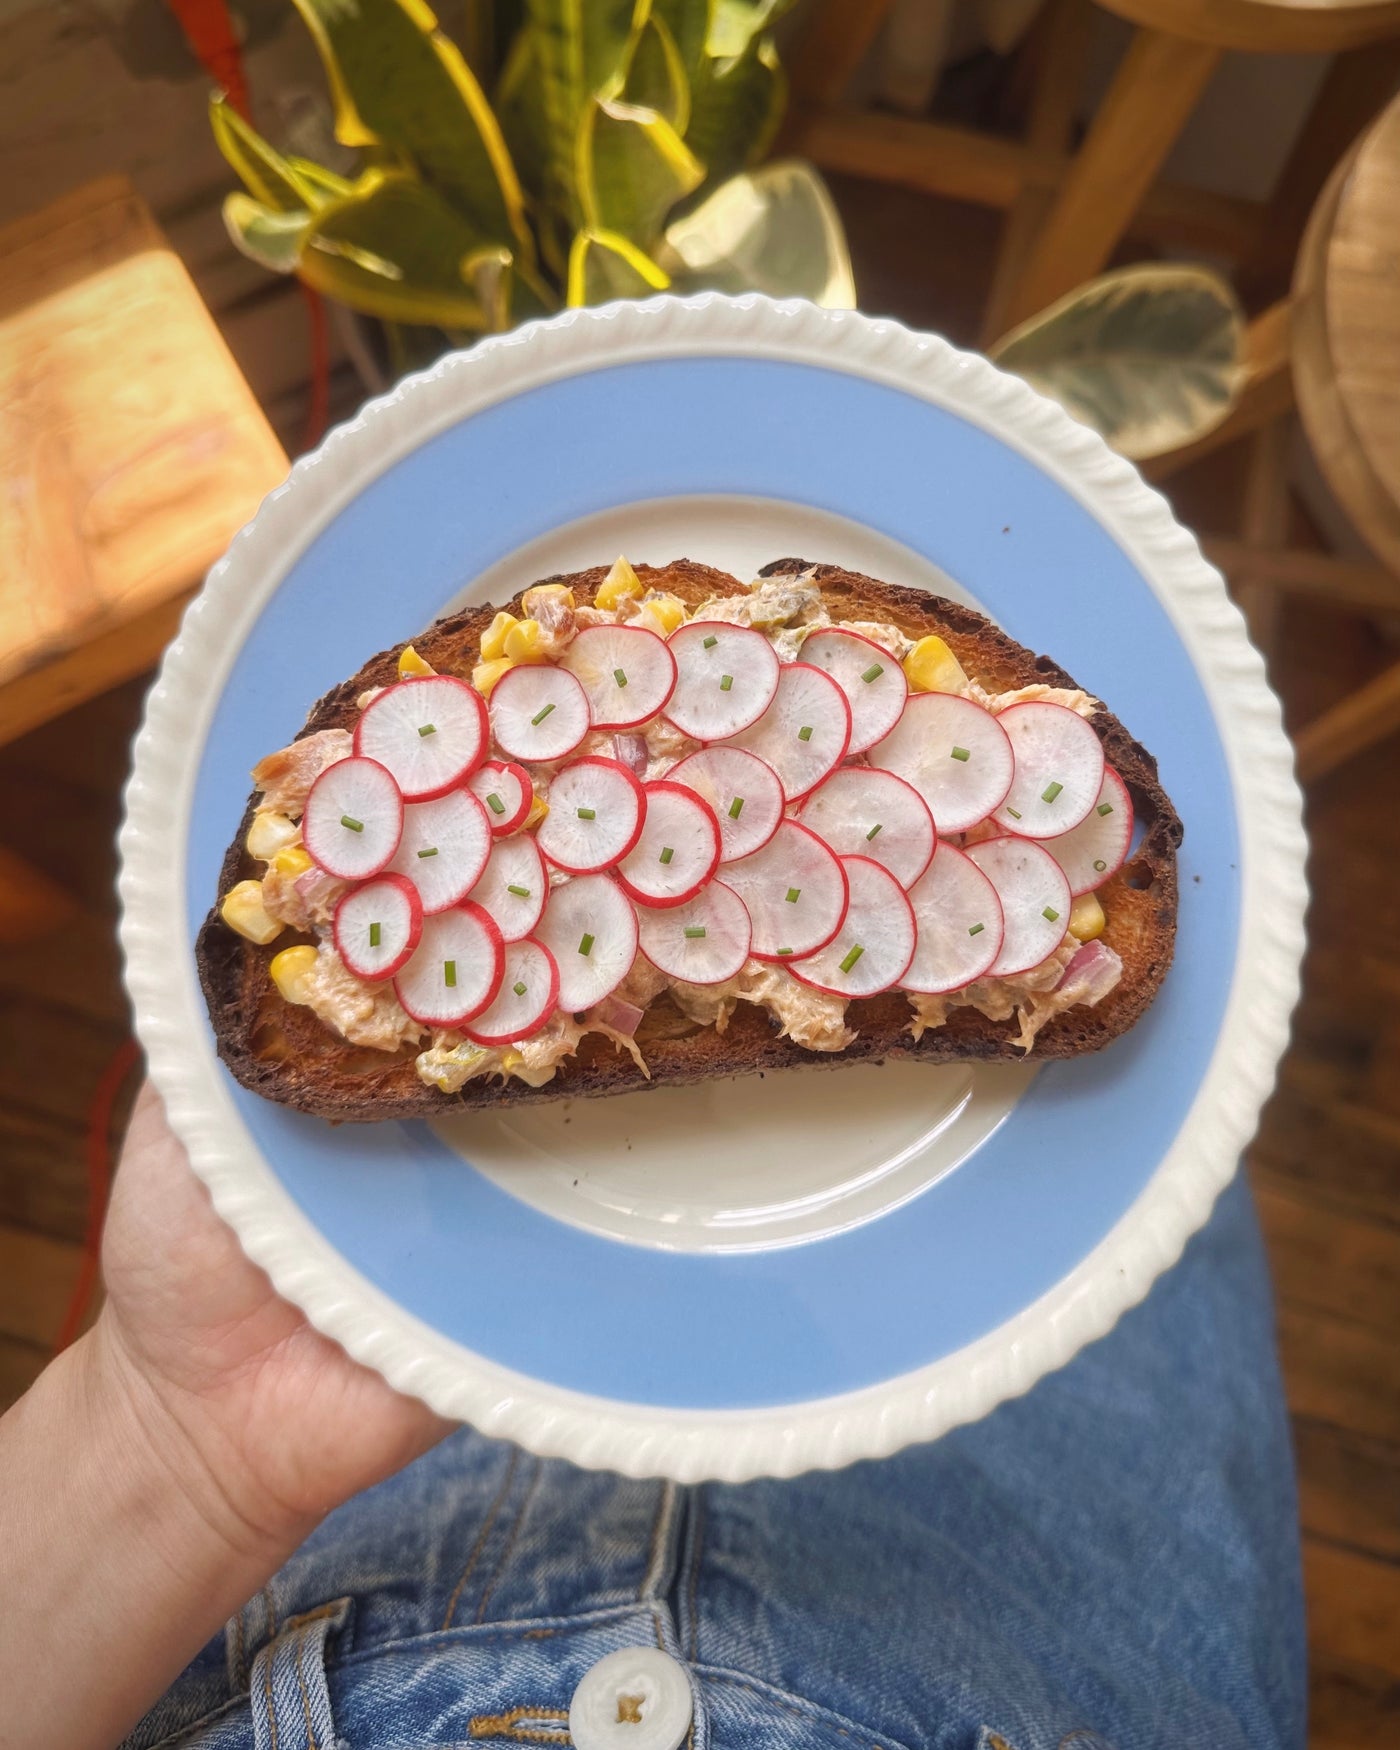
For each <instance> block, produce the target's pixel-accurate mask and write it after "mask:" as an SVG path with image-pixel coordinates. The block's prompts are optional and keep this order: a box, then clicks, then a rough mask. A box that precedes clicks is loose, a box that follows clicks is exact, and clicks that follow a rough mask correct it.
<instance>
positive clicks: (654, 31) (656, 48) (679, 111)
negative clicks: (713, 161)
mask: <svg viewBox="0 0 1400 1750" xmlns="http://www.w3.org/2000/svg"><path fill="white" fill-rule="evenodd" d="M622 95H623V97H625V98H626V100H627V102H628V103H635V104H636V105H638V107H639V108H641V109H654V110H655V111H656V113H657V114H658V115H659V116H663V117H664V118H665V119H666V120H667V121H668V122H669V123H670V124H671V126H672V127H673V128H674V129H675V130H676V132H677V133H678V134H679V135H680V136H681V138H682V139H684V138H685V130H686V129H687V127H689V125H690V79H689V76H688V75H687V73H686V70H685V62H684V61H683V60H682V58H681V51H680V48H679V46H678V45H677V42H676V39H675V37H674V36H673V35H672V34H671V27H670V25H668V24H667V23H666V21H665V19H663V18H660V17H659V16H658V15H657V14H656V12H654V11H653V13H652V15H651V17H650V18H649V19H648V20H647V21H646V24H645V25H644V26H643V29H642V34H641V35H640V37H638V39H637V46H636V49H635V50H634V52H633V55H632V63H631V65H630V66H629V67H628V69H627V82H626V84H625V85H624V87H623V91H622Z"/></svg>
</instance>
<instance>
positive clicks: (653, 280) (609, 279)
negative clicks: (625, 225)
mask: <svg viewBox="0 0 1400 1750" xmlns="http://www.w3.org/2000/svg"><path fill="white" fill-rule="evenodd" d="M670 283H671V282H670V280H669V278H668V277H667V275H666V273H665V272H664V270H663V269H661V268H660V267H658V266H657V264H656V263H655V262H654V261H653V260H652V259H651V257H650V256H649V255H647V254H646V252H645V251H644V250H641V249H638V248H637V246H636V244H635V243H632V242H629V241H628V239H627V238H626V237H620V236H618V234H617V233H616V232H615V231H592V230H587V229H585V230H582V231H580V232H579V233H578V234H577V235H576V236H575V238H574V241H573V247H572V248H571V249H570V251H569V303H570V304H571V305H573V306H578V305H580V304H607V303H610V302H611V301H612V300H613V299H614V298H647V297H650V296H651V295H652V293H653V292H664V291H665V290H666V288H667V287H668V286H669V285H670Z"/></svg>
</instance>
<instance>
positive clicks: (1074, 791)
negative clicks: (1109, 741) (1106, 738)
mask: <svg viewBox="0 0 1400 1750" xmlns="http://www.w3.org/2000/svg"><path fill="white" fill-rule="evenodd" d="M997 722H998V723H999V724H1000V725H1001V727H1002V728H1003V729H1004V730H1005V731H1006V733H1007V735H1008V736H1009V737H1010V740H1011V749H1012V752H1013V753H1014V754H1015V756H1016V775H1015V777H1014V778H1013V779H1012V782H1011V788H1010V790H1009V791H1008V792H1007V795H1006V797H1005V799H1004V800H1003V802H1002V803H1001V805H1000V807H999V808H998V809H997V811H996V816H997V821H998V823H999V824H1000V825H1001V826H1003V827H1004V828H1005V829H1006V831H1007V832H1014V833H1019V834H1020V836H1021V837H1022V838H1027V839H1050V838H1058V837H1059V836H1060V835H1061V834H1062V833H1066V832H1069V831H1070V829H1071V828H1072V827H1076V826H1078V825H1079V823H1080V821H1081V820H1083V819H1084V817H1085V815H1087V814H1088V812H1089V810H1090V809H1091V808H1092V807H1093V806H1094V801H1095V798H1096V797H1097V796H1098V793H1099V789H1100V786H1101V785H1102V784H1103V765H1104V761H1103V743H1102V742H1101V741H1100V740H1099V738H1098V736H1097V735H1096V734H1095V732H1094V727H1093V725H1092V724H1091V723H1089V722H1088V720H1087V719H1086V718H1083V717H1081V716H1080V715H1079V713H1078V712H1077V711H1071V710H1070V709H1069V707H1068V706H1066V705H1050V704H1047V703H1046V702H1045V701H1044V700H1043V699H1034V700H1030V701H1028V702H1027V703H1026V704H1024V705H1012V706H1010V707H1009V708H1008V709H1007V710H1005V711H1003V712H1002V713H1001V715H1000V716H999V717H998V718H997Z"/></svg>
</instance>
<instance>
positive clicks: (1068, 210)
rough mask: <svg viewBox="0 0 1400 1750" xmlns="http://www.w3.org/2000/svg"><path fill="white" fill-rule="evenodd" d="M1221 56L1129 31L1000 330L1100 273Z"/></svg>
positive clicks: (1160, 35)
mask: <svg viewBox="0 0 1400 1750" xmlns="http://www.w3.org/2000/svg"><path fill="white" fill-rule="evenodd" d="M1220 53H1221V51H1220V50H1219V49H1217V48H1214V47H1213V46H1212V45H1210V44H1209V43H1193V42H1187V41H1185V40H1184V39H1183V38H1181V37H1176V36H1168V35H1167V34H1166V32H1165V31H1160V30H1139V31H1138V32H1137V33H1136V35H1135V36H1134V37H1133V40H1132V43H1131V45H1130V46H1129V48H1128V52H1127V55H1126V56H1125V57H1124V60H1123V64H1122V66H1121V67H1120V68H1119V69H1118V72H1117V74H1116V75H1115V76H1114V80H1113V84H1112V85H1111V86H1110V87H1109V90H1108V94H1107V96H1106V97H1105V98H1104V100H1103V103H1102V104H1101V105H1100V108H1099V112H1098V114H1097V116H1095V118H1094V124H1093V126H1092V127H1091V128H1090V130H1089V133H1088V136H1087V137H1086V139H1085V141H1084V144H1083V146H1082V147H1081V148H1080V150H1079V154H1078V156H1077V157H1076V158H1075V160H1074V163H1073V164H1072V165H1071V166H1070V169H1069V173H1068V175H1067V176H1066V177H1065V180H1064V183H1063V184H1062V186H1061V188H1060V192H1059V194H1058V195H1057V196H1056V198H1055V202H1054V205H1053V206H1052V207H1051V209H1050V213H1049V216H1048V217H1047V218H1046V221H1045V223H1044V224H1043V225H1042V226H1041V228H1040V233H1039V235H1038V236H1037V238H1036V240H1035V244H1034V246H1033V247H1032V249H1031V252H1030V254H1029V256H1028V257H1027V260H1026V264H1025V267H1024V268H1023V269H1022V271H1021V273H1020V274H1019V275H1018V276H1017V279H1016V282H1015V284H1014V286H1013V287H1012V290H1011V293H1010V296H1009V297H1008V299H1007V302H1006V324H1007V326H1008V327H1014V326H1015V325H1016V324H1017V323H1018V322H1024V321H1025V319H1026V318H1027V317H1028V316H1034V315H1035V314H1036V312H1037V311H1038V310H1043V309H1044V308H1045V306H1046V305H1047V304H1053V303H1054V301H1055V299H1056V298H1060V297H1063V296H1064V294H1065V293H1066V292H1068V291H1072V290H1073V289H1074V287H1075V286H1077V285H1079V284H1080V282H1081V281H1083V280H1086V279H1089V278H1091V277H1092V276H1093V275H1094V274H1096V273H1098V272H1099V271H1100V269H1101V268H1102V267H1103V265H1104V263H1105V262H1106V261H1107V260H1108V258H1109V256H1110V255H1111V254H1112V253H1113V248H1114V245H1115V244H1116V243H1117V242H1118V239H1119V238H1120V237H1121V236H1122V235H1123V232H1124V230H1125V229H1126V227H1127V224H1128V221H1129V220H1130V219H1131V218H1132V216H1133V213H1134V212H1135V211H1136V209H1137V206H1138V203H1139V202H1140V201H1141V199H1142V197H1143V195H1144V194H1145V193H1146V192H1147V189H1148V187H1149V186H1150V184H1151V182H1152V180H1153V178H1154V177H1155V176H1156V174H1157V171H1158V168H1159V167H1160V165H1161V163H1162V160H1163V159H1164V158H1165V157H1166V155H1167V153H1168V152H1169V151H1170V149H1171V147H1172V145H1173V144H1174V142H1175V140H1176V137H1177V135H1178V134H1179V133H1180V132H1181V129H1182V127H1183V126H1184V125H1185V123H1186V120H1187V118H1188V116H1189V115H1190V114H1191V111H1192V110H1193V109H1194V108H1195V107H1196V100H1197V98H1198V97H1199V96H1200V94H1201V92H1202V90H1203V89H1204V88H1205V83H1206V81H1207V80H1208V79H1209V78H1210V75H1211V73H1212V72H1213V71H1214V68H1215V64H1216V62H1217V61H1218V60H1219V59H1220Z"/></svg>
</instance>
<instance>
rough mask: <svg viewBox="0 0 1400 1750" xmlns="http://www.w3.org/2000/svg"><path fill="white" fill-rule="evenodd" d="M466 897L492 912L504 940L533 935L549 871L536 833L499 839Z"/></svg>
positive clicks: (542, 902)
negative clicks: (535, 836) (536, 841)
mask: <svg viewBox="0 0 1400 1750" xmlns="http://www.w3.org/2000/svg"><path fill="white" fill-rule="evenodd" d="M467 897H468V899H470V900H471V901H472V902H473V904H475V905H479V906H480V907H481V909H482V910H483V911H486V912H489V913H490V914H491V916H492V917H493V918H494V919H495V920H496V924H497V927H498V928H499V929H500V932H501V936H502V938H503V939H504V940H505V941H507V942H518V941H520V940H521V938H522V937H525V936H529V935H532V934H533V933H534V928H535V925H536V924H537V923H538V922H539V921H540V917H541V915H542V914H543V912H544V906H545V901H546V900H547V899H548V898H549V874H548V871H547V870H546V869H545V866H544V858H543V857H542V856H541V855H540V848H539V846H538V845H537V844H536V843H535V841H534V838H533V836H532V835H531V834H530V833H526V832H517V833H512V834H511V835H510V837H509V838H503V839H497V840H496V842H495V844H493V845H492V847H491V855H490V856H489V857H488V858H487V859H486V867H485V868H484V869H483V870H482V872H481V879H480V880H479V881H478V882H477V884H476V886H475V887H473V888H472V890H471V892H470V893H469V894H468V895H467Z"/></svg>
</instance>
